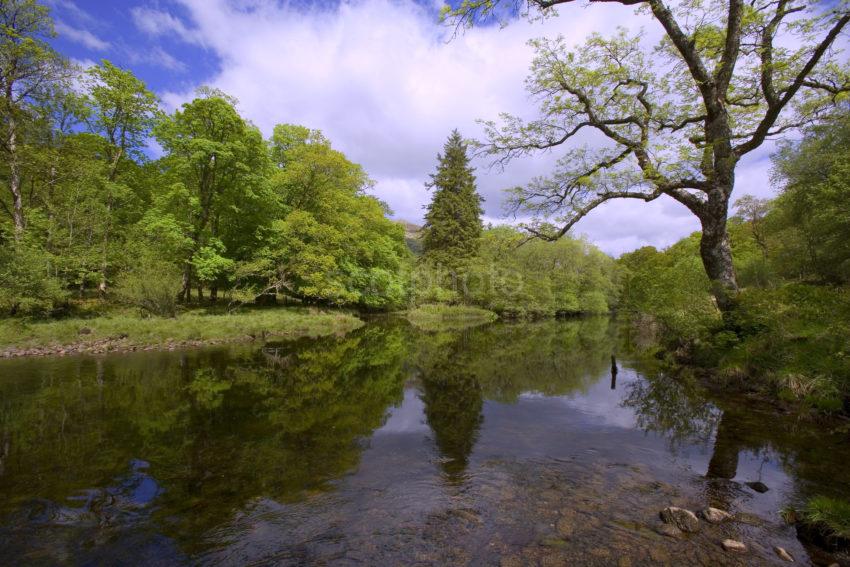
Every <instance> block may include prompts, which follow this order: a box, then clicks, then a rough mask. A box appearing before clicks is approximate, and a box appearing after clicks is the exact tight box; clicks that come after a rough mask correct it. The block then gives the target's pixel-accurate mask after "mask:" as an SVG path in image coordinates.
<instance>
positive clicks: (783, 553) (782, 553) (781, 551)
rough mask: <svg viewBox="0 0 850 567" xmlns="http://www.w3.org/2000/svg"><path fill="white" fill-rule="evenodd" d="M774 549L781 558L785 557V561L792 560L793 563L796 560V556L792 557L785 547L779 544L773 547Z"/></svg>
mask: <svg viewBox="0 0 850 567" xmlns="http://www.w3.org/2000/svg"><path fill="white" fill-rule="evenodd" d="M773 551H775V552H776V555H778V556H779V558H780V559H784V560H785V561H790V562H791V563H793V562H794V558H793V557H791V554H790V553H788V552H787V551H785V549H784V548H782V547H779V546H778V545H777V546H776V547H774V548H773Z"/></svg>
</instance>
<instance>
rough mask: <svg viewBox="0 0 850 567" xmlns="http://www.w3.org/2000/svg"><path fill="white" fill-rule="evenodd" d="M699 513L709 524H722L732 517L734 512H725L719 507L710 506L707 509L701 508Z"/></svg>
mask: <svg viewBox="0 0 850 567" xmlns="http://www.w3.org/2000/svg"><path fill="white" fill-rule="evenodd" d="M699 515H700V516H702V519H703V520H705V521H706V522H708V523H709V524H720V523H722V522H725V521H726V520H728V519H729V518H731V517H732V514H730V513H729V512H724V511H723V510H720V509H719V508H712V507H710V506H709V507H708V508H706V509H705V510H701V511H700V513H699Z"/></svg>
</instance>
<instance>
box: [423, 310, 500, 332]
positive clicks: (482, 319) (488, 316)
mask: <svg viewBox="0 0 850 567" xmlns="http://www.w3.org/2000/svg"><path fill="white" fill-rule="evenodd" d="M406 316H407V320H408V321H410V322H411V323H412V324H413V325H415V326H416V327H419V328H420V329H423V330H426V331H430V330H443V329H463V328H466V327H473V326H475V325H483V324H485V323H491V322H493V321H495V320H496V319H498V318H499V316H498V315H496V314H495V313H493V312H492V311H488V310H486V309H481V308H479V307H471V306H468V305H421V306H419V307H417V308H415V309H411V310H410V311H408V312H407V313H406Z"/></svg>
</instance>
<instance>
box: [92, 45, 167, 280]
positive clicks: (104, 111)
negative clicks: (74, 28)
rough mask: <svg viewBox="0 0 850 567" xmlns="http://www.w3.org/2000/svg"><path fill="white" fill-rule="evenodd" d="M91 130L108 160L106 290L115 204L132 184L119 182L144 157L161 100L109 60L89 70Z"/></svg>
mask: <svg viewBox="0 0 850 567" xmlns="http://www.w3.org/2000/svg"><path fill="white" fill-rule="evenodd" d="M88 89H89V104H90V106H91V113H90V117H89V120H88V125H89V130H90V131H91V132H93V133H96V134H99V135H100V136H102V138H103V157H104V159H105V160H106V162H107V171H106V179H105V180H103V183H102V185H103V189H104V192H105V195H104V197H105V199H104V201H105V203H106V214H105V215H104V227H103V235H102V238H101V266H100V271H101V280H100V290H101V292H103V291H106V279H107V270H108V267H109V244H110V237H111V233H112V223H113V220H114V219H113V216H114V215H113V207H115V206H116V205H117V204H118V203H120V200H121V196H122V194H123V195H126V194H127V193H128V192H129V191H128V189H129V188H128V187H127V186H126V185H125V184H122V183H119V182H118V176H119V173H120V168H121V166H122V164H123V163H124V162H126V161H128V160H131V158H143V157H144V155H143V153H142V149H143V148H144V147H145V145H146V143H145V142H146V137H147V135H148V134H149V133H150V131H151V128H153V126H154V124H155V121H156V119H157V117H158V116H159V114H160V111H159V101H158V100H157V98H156V95H154V94H153V93H152V92H150V91H149V90H148V89H147V87H146V86H145V84H144V83H143V82H142V81H140V80H139V79H137V78H136V77H135V76H134V75H133V73H132V72H130V71H126V70H124V69H121V68H119V67H116V66H115V65H113V64H112V63H110V62H109V61H107V60H103V61H102V62H101V64H100V65H97V66H95V67H92V68H91V69H90V70H89V71H88Z"/></svg>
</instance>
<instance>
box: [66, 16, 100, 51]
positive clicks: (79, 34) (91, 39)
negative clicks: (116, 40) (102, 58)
mask: <svg viewBox="0 0 850 567" xmlns="http://www.w3.org/2000/svg"><path fill="white" fill-rule="evenodd" d="M56 33H58V34H59V36H60V37H66V38H68V39H70V40H71V41H74V42H76V43H79V44H82V45H84V46H86V47H88V48H89V49H92V50H94V51H105V50H106V49H109V47H110V43H109V42H108V41H104V40H102V39H100V38H99V37H97V36H96V35H94V34H93V33H92V32H90V31H88V30H82V29H78V28H75V27H72V26H69V25H68V24H66V23H65V22H62V21H57V22H56Z"/></svg>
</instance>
